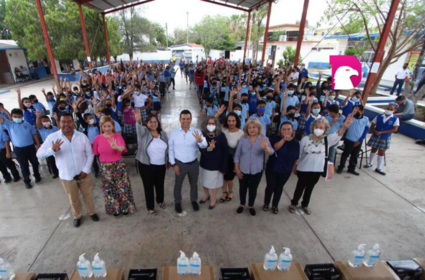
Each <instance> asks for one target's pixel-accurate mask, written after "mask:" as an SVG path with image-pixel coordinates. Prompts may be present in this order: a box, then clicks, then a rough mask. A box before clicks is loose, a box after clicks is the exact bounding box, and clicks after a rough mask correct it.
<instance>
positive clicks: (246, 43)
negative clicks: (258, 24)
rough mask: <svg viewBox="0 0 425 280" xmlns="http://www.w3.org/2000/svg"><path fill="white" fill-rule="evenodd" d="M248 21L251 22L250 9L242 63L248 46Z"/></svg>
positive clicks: (248, 23) (247, 23) (248, 24)
mask: <svg viewBox="0 0 425 280" xmlns="http://www.w3.org/2000/svg"><path fill="white" fill-rule="evenodd" d="M250 23H251V11H249V12H248V21H247V22H246V34H245V48H244V49H243V62H244V63H245V58H246V49H247V47H248V40H249V26H250Z"/></svg>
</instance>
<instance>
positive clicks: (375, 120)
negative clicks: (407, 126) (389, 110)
mask: <svg viewBox="0 0 425 280" xmlns="http://www.w3.org/2000/svg"><path fill="white" fill-rule="evenodd" d="M382 115H383V116H384V119H383V122H384V123H386V122H387V121H388V120H389V119H390V118H392V117H393V114H391V115H389V116H387V115H385V114H382ZM377 122H378V116H376V117H375V118H374V119H373V121H372V123H374V124H376V123H377ZM393 126H400V119H399V118H397V120H396V121H395V122H394V124H393Z"/></svg>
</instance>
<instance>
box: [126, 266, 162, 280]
mask: <svg viewBox="0 0 425 280" xmlns="http://www.w3.org/2000/svg"><path fill="white" fill-rule="evenodd" d="M157 273H158V269H156V268H146V269H130V272H129V273H128V280H156V275H157Z"/></svg>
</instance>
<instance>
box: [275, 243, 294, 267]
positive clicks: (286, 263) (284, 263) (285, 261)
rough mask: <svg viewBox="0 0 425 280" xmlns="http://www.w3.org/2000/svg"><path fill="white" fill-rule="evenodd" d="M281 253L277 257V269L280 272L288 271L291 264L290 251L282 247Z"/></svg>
mask: <svg viewBox="0 0 425 280" xmlns="http://www.w3.org/2000/svg"><path fill="white" fill-rule="evenodd" d="M283 250H284V251H283V252H282V253H281V254H280V255H279V261H278V264H277V269H279V270H280V271H289V269H290V268H291V263H292V255H291V249H289V248H286V247H283Z"/></svg>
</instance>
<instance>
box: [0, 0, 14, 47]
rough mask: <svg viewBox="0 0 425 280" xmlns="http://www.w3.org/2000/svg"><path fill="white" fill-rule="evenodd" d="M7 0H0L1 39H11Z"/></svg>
mask: <svg viewBox="0 0 425 280" xmlns="http://www.w3.org/2000/svg"><path fill="white" fill-rule="evenodd" d="M5 19H6V0H0V32H1V33H0V39H2V40H10V39H12V34H11V33H10V31H9V29H8V28H7V26H6V21H5Z"/></svg>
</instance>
